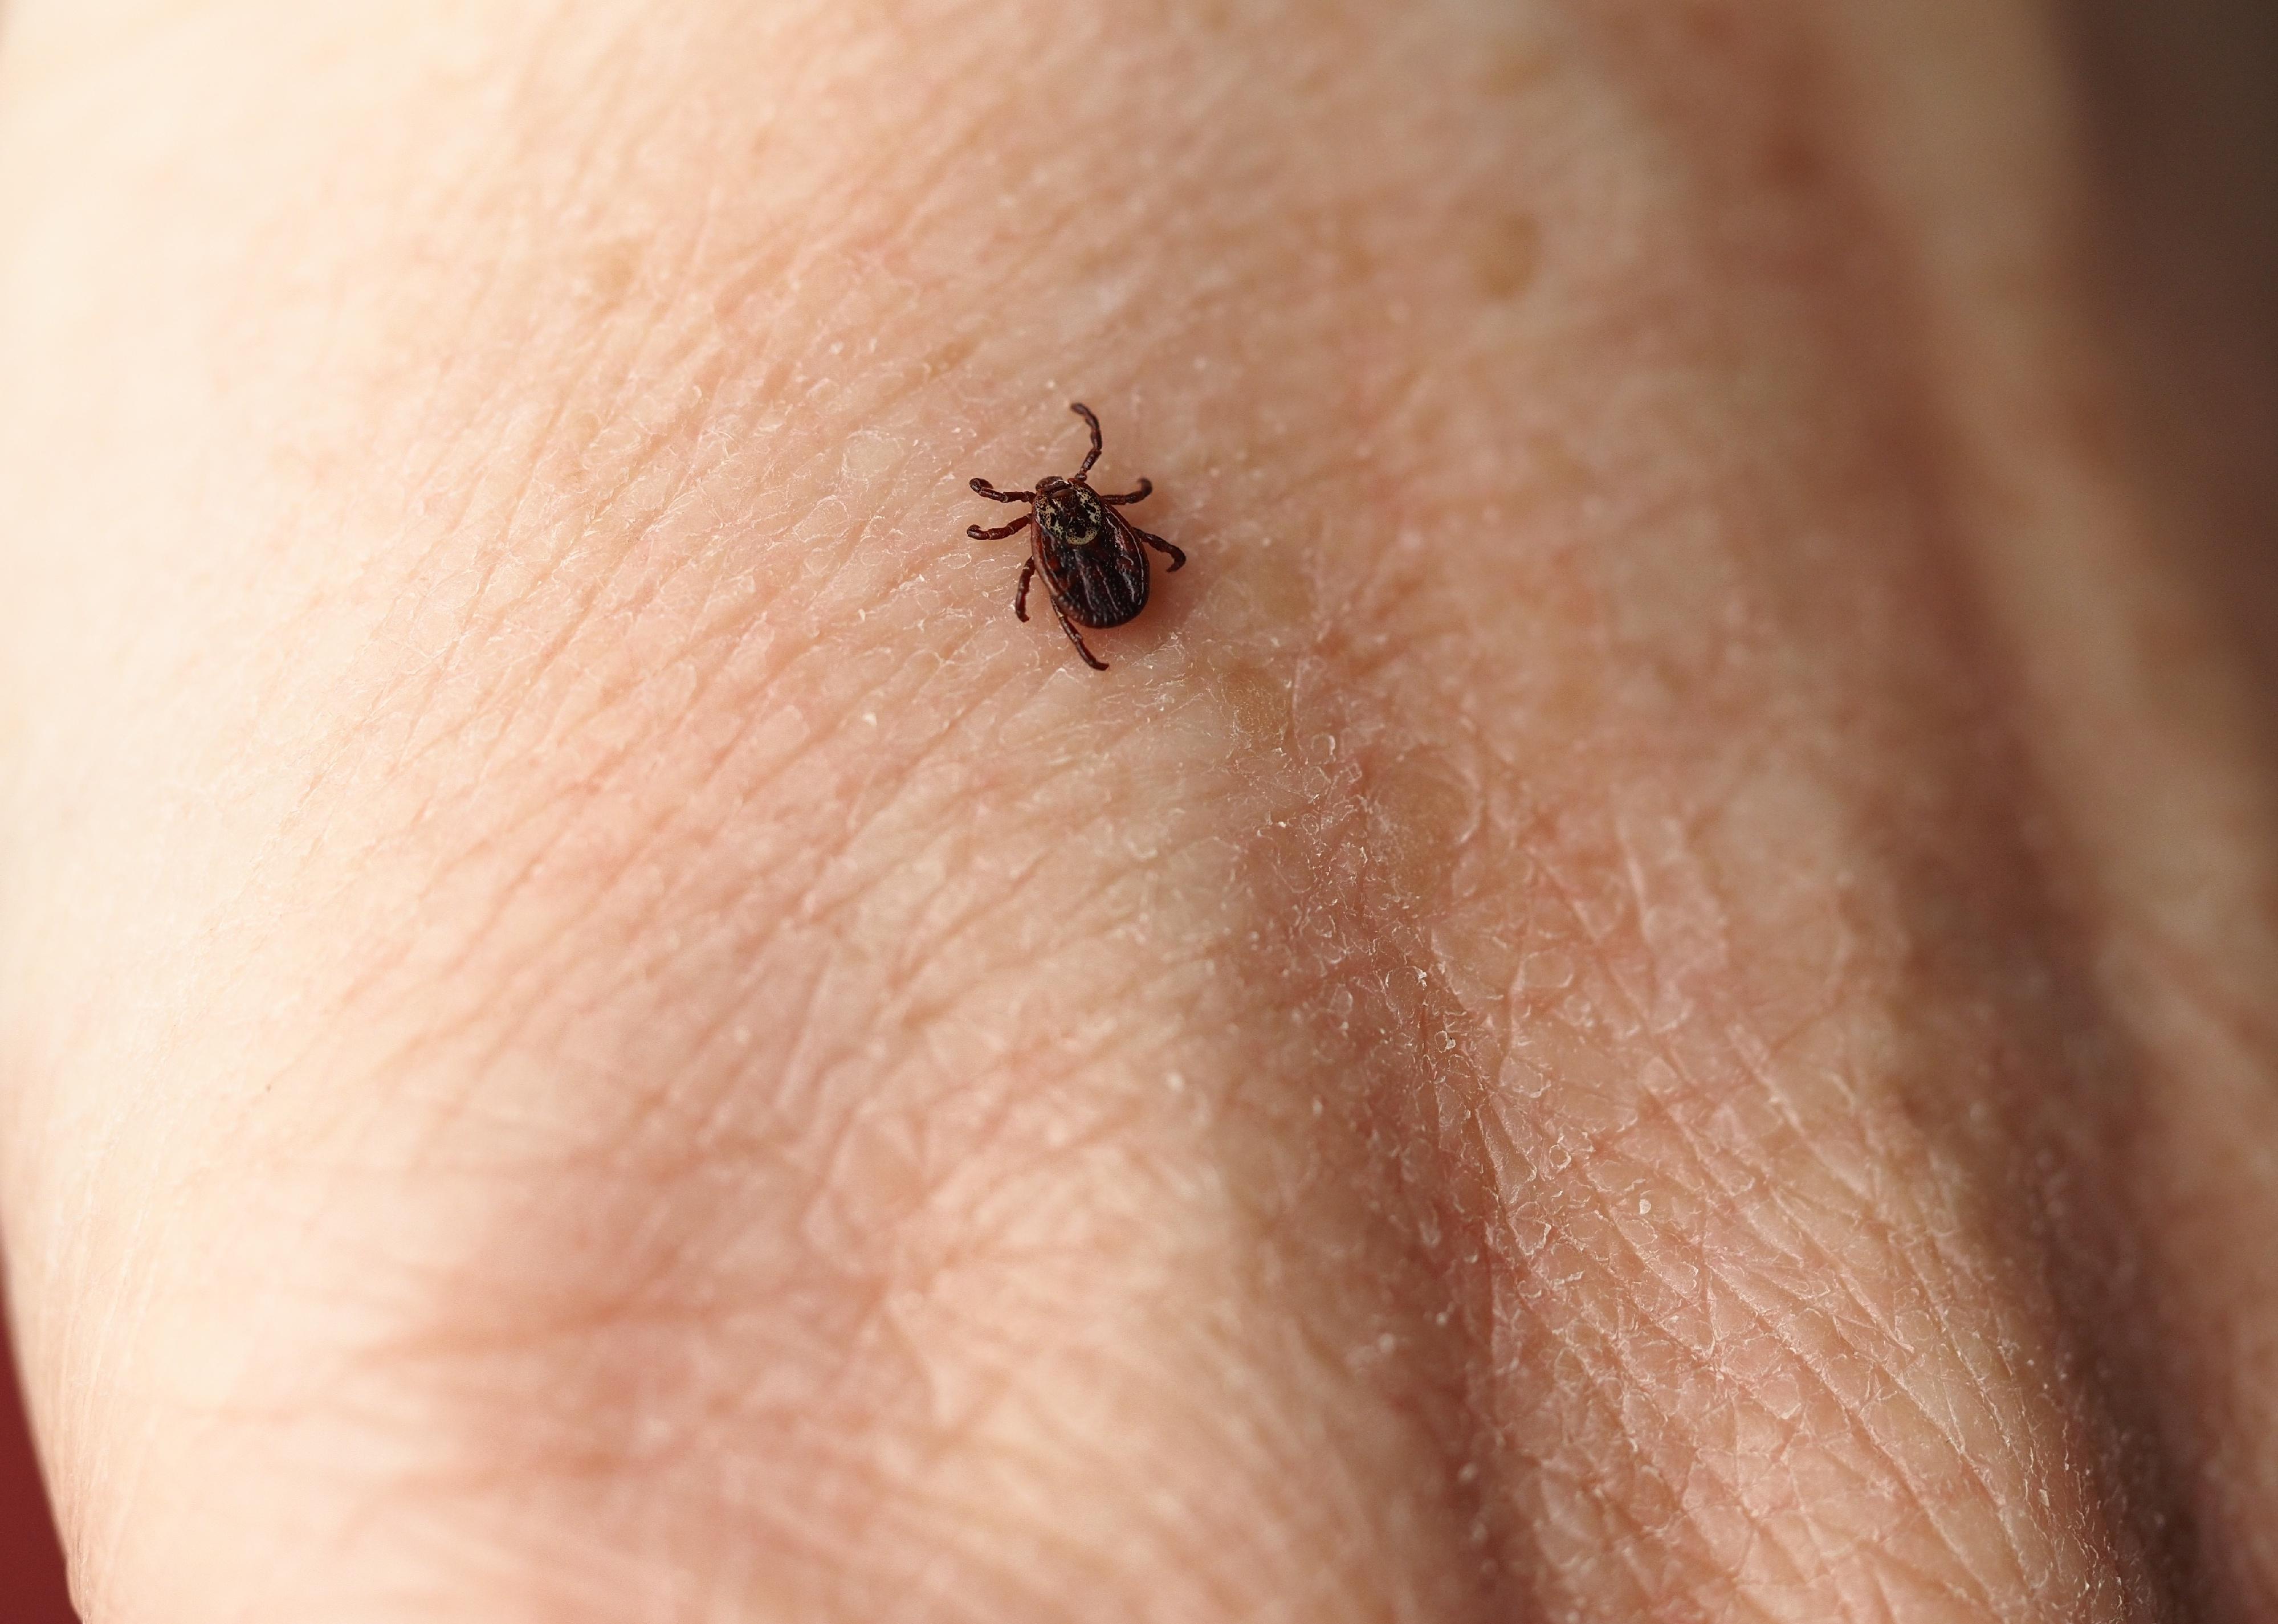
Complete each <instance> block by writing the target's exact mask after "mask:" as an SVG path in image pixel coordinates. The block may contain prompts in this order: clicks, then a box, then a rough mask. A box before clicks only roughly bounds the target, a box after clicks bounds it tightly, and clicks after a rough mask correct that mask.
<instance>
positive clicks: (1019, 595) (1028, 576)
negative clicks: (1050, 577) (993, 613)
mask: <svg viewBox="0 0 2278 1624" xmlns="http://www.w3.org/2000/svg"><path fill="white" fill-rule="evenodd" d="M1035 579H1036V560H1034V559H1032V558H1028V559H1022V560H1021V590H1020V591H1017V592H1015V593H1013V614H1016V615H1018V616H1019V617H1020V618H1021V619H1022V620H1024V621H1025V620H1027V619H1028V583H1029V582H1031V581H1033V580H1035Z"/></svg>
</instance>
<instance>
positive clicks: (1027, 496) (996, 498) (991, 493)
mask: <svg viewBox="0 0 2278 1624" xmlns="http://www.w3.org/2000/svg"><path fill="white" fill-rule="evenodd" d="M968 483H969V484H971V485H972V486H973V488H974V489H975V491H978V492H980V493H981V494H982V495H983V496H985V497H987V498H988V499H990V501H992V502H1033V501H1035V500H1036V492H1034V491H999V490H998V488H997V487H996V486H995V485H992V484H990V483H989V482H988V481H987V480H985V479H982V478H979V477H975V478H974V479H972V480H971V481H969V482H968Z"/></svg>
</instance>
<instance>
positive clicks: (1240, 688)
mask: <svg viewBox="0 0 2278 1624" xmlns="http://www.w3.org/2000/svg"><path fill="white" fill-rule="evenodd" d="M1218 691H1219V698H1221V699H1223V700H1224V701H1225V702H1226V707H1227V710H1228V711H1229V712H1231V713H1232V714H1233V716H1234V726H1235V731H1236V732H1238V733H1240V734H1241V735H1242V743H1244V744H1246V745H1248V746H1249V747H1250V749H1252V750H1265V749H1269V748H1272V747H1273V746H1275V745H1279V744H1280V743H1284V742H1285V741H1286V740H1287V739H1288V736H1289V734H1290V731H1291V727H1292V723H1293V721H1294V719H1295V706H1294V705H1293V702H1292V701H1291V699H1290V697H1289V684H1288V682H1287V681H1286V680H1285V679H1283V678H1281V677H1279V676H1276V675H1274V674H1273V673H1272V672H1270V671H1268V670H1266V669H1265V667H1262V666H1254V665H1250V664H1248V663H1246V662H1243V663H1238V664H1235V665H1233V666H1231V667H1227V671H1226V674H1225V675H1223V676H1221V677H1219V680H1218Z"/></svg>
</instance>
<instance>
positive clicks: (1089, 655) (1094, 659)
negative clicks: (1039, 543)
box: [1031, 560, 1107, 671]
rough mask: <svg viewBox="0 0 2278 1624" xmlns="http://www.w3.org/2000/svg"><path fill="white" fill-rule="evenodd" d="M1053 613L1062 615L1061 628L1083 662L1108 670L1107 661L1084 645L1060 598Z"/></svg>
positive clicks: (1094, 667)
mask: <svg viewBox="0 0 2278 1624" xmlns="http://www.w3.org/2000/svg"><path fill="white" fill-rule="evenodd" d="M1031 561H1033V560H1031ZM1052 613H1053V614H1057V615H1059V617H1060V629H1061V630H1062V631H1064V632H1066V633H1067V635H1068V641H1069V642H1070V643H1073V644H1075V652H1077V653H1079V654H1081V655H1082V656H1083V663H1084V664H1085V665H1087V666H1089V667H1091V668H1092V669H1093V670H1095V671H1105V670H1106V669H1107V662H1106V661H1105V660H1102V659H1100V658H1099V657H1098V656H1097V655H1096V654H1094V653H1093V652H1091V651H1090V650H1089V649H1088V648H1086V647H1084V645H1083V634H1082V632H1080V631H1078V630H1077V629H1075V622H1074V621H1072V620H1070V619H1068V612H1067V611H1066V609H1064V608H1062V607H1061V606H1060V600H1059V599H1057V598H1055V599H1052Z"/></svg>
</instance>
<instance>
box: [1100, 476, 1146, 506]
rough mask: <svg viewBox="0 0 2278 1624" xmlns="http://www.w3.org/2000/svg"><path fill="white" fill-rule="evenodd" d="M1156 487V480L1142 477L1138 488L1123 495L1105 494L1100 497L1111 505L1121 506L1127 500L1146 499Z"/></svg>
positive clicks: (1137, 500) (1138, 500) (1140, 500)
mask: <svg viewBox="0 0 2278 1624" xmlns="http://www.w3.org/2000/svg"><path fill="white" fill-rule="evenodd" d="M1154 489H1155V482H1154V481H1153V480H1151V479H1146V478H1142V479H1141V480H1140V481H1139V488H1138V489H1137V490H1135V491H1132V492H1128V493H1126V494H1124V495H1122V496H1103V497H1101V498H1100V500H1101V501H1103V502H1105V503H1106V504H1107V505H1108V506H1109V507H1122V506H1123V505H1124V504H1125V503H1127V502H1143V501H1145V500H1146V499H1147V498H1148V497H1149V496H1150V494H1152V493H1153V492H1154Z"/></svg>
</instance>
